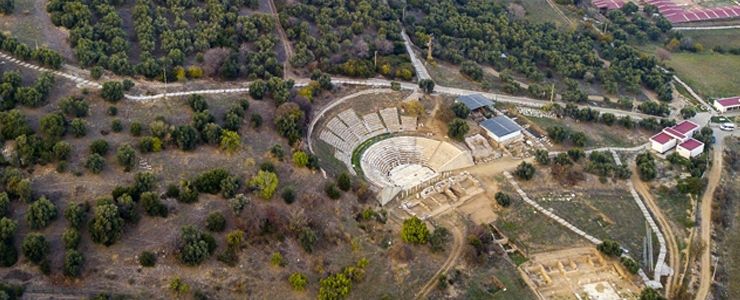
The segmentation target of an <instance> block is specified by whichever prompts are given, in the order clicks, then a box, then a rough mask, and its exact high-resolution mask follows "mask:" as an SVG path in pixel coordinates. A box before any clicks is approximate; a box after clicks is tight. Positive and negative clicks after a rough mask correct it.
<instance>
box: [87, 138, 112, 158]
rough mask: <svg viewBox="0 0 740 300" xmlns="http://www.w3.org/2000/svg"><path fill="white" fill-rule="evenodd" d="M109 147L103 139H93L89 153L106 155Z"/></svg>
mask: <svg viewBox="0 0 740 300" xmlns="http://www.w3.org/2000/svg"><path fill="white" fill-rule="evenodd" d="M109 147H110V146H109V145H108V142H106V141H105V140H95V141H93V142H92V143H91V144H90V153H94V154H100V155H106V154H107V153H108V149H109Z"/></svg>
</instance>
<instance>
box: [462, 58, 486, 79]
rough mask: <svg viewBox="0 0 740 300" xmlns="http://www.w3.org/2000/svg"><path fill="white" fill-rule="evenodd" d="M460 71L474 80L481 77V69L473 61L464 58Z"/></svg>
mask: <svg viewBox="0 0 740 300" xmlns="http://www.w3.org/2000/svg"><path fill="white" fill-rule="evenodd" d="M460 73H462V74H463V75H465V76H468V77H470V79H473V80H475V81H480V80H481V79H483V69H482V68H481V67H480V66H479V65H478V64H477V63H475V62H474V61H469V60H466V61H464V62H463V63H462V64H461V65H460Z"/></svg>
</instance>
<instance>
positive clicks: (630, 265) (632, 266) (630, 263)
mask: <svg viewBox="0 0 740 300" xmlns="http://www.w3.org/2000/svg"><path fill="white" fill-rule="evenodd" d="M619 261H620V262H621V263H622V265H624V267H625V268H626V269H627V271H629V272H630V273H632V274H637V272H638V271H640V266H639V265H638V264H637V262H635V260H633V259H631V258H629V257H626V256H623V257H621V258H620V259H619Z"/></svg>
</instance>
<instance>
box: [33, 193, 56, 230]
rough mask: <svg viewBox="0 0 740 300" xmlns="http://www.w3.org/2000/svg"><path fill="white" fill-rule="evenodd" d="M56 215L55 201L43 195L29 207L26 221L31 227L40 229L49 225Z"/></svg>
mask: <svg viewBox="0 0 740 300" xmlns="http://www.w3.org/2000/svg"><path fill="white" fill-rule="evenodd" d="M56 217H57V207H56V206H54V203H52V202H51V201H49V200H48V199H46V197H43V196H42V197H41V198H39V199H38V200H36V201H35V202H33V203H31V205H30V206H29V207H28V212H27V213H26V222H28V225H29V226H31V228H33V229H40V228H44V227H46V226H47V225H49V223H51V221H53V220H54V219H56Z"/></svg>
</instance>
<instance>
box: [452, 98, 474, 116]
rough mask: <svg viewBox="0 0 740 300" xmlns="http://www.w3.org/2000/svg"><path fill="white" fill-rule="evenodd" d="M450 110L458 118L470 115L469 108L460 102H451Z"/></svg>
mask: <svg viewBox="0 0 740 300" xmlns="http://www.w3.org/2000/svg"><path fill="white" fill-rule="evenodd" d="M452 112H453V113H455V116H456V117H458V118H460V119H467V118H468V116H470V109H469V108H468V107H467V106H466V105H465V104H464V103H462V102H455V103H454V104H452Z"/></svg>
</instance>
